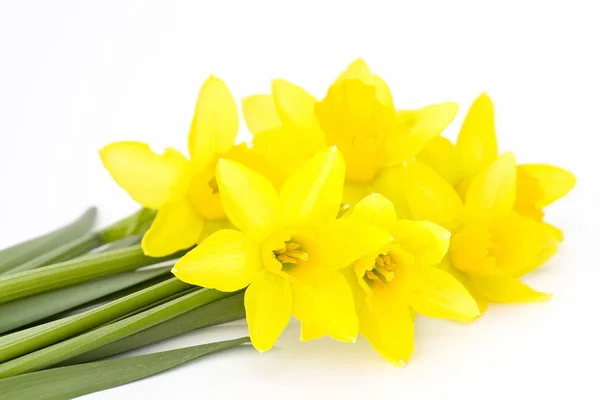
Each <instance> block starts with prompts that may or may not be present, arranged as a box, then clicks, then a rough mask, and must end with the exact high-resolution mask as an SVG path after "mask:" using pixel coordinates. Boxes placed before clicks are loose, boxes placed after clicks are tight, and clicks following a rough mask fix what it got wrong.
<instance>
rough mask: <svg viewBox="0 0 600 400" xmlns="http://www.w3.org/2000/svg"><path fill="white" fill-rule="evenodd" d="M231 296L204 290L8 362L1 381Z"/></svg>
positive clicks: (1, 367) (0, 369) (2, 367)
mask: <svg viewBox="0 0 600 400" xmlns="http://www.w3.org/2000/svg"><path fill="white" fill-rule="evenodd" d="M231 295H232V293H222V292H219V291H217V290H214V289H200V290H198V291H196V292H193V293H190V294H188V295H186V296H183V297H180V298H177V299H174V300H172V301H170V302H168V303H165V304H162V305H160V306H158V307H155V308H153V309H151V310H147V311H144V312H142V313H140V314H136V315H133V316H131V317H129V318H126V319H123V320H121V321H118V322H115V323H113V324H110V325H105V326H102V327H100V328H97V329H94V330H92V331H89V332H86V333H83V334H81V335H79V336H76V337H73V338H71V339H68V340H65V341H63V342H60V343H56V344H54V345H52V346H49V347H45V348H43V349H40V350H37V351H34V352H33V353H29V354H27V355H24V356H21V357H19V358H15V359H13V360H10V361H7V362H5V363H4V364H1V365H0V378H6V377H9V376H15V375H19V374H23V373H26V372H33V371H38V370H40V369H43V368H46V367H49V366H52V365H55V364H57V363H59V362H61V361H64V360H66V359H69V358H72V357H75V356H77V355H79V354H83V353H87V352H88V351H91V350H94V349H97V348H99V347H101V346H104V345H106V344H109V343H112V342H116V341H117V340H119V339H122V338H124V337H127V336H130V335H133V334H134V333H137V332H140V331H142V330H144V329H147V328H150V327H152V326H155V325H158V324H160V323H161V322H164V321H168V320H169V319H173V318H175V317H177V316H179V315H182V314H184V313H186V312H188V311H191V310H194V309H196V308H198V307H201V306H203V305H206V304H209V303H212V302H214V301H217V300H219V299H222V298H225V297H228V296H231Z"/></svg>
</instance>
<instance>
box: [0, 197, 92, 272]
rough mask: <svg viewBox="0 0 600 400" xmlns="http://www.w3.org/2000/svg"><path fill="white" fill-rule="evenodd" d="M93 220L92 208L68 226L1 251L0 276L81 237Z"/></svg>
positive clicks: (89, 227)
mask: <svg viewBox="0 0 600 400" xmlns="http://www.w3.org/2000/svg"><path fill="white" fill-rule="evenodd" d="M95 220H96V208H95V207H92V208H89V209H88V210H87V211H86V212H84V213H83V214H82V215H81V216H80V217H79V218H77V220H76V221H74V222H72V223H71V224H69V225H66V226H64V227H62V228H59V229H57V230H55V231H52V232H49V233H47V234H45V235H43V236H40V237H37V238H34V239H31V240H27V241H25V242H22V243H19V244H16V245H14V246H11V247H9V248H6V249H4V250H1V251H0V275H1V274H3V273H5V272H7V271H10V270H11V269H13V268H15V267H18V266H19V265H21V264H24V263H26V262H28V261H31V260H33V259H35V258H37V257H40V256H42V255H43V254H45V253H47V252H49V251H52V250H54V249H56V248H57V247H60V246H63V245H65V244H67V243H69V242H71V241H73V240H75V239H77V238H79V237H81V236H82V235H84V234H85V233H87V232H88V231H89V230H90V229H91V227H92V225H93V224H94V221H95Z"/></svg>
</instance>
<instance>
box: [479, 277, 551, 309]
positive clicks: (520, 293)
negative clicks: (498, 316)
mask: <svg viewBox="0 0 600 400" xmlns="http://www.w3.org/2000/svg"><path fill="white" fill-rule="evenodd" d="M470 280H471V282H472V283H473V286H474V287H475V289H476V290H477V291H478V292H479V293H480V294H481V295H482V296H484V297H485V298H487V299H488V300H489V301H491V302H495V303H526V302H536V301H545V300H548V299H550V298H551V297H552V295H550V294H548V293H542V292H538V291H536V290H533V289H532V288H530V287H529V286H527V285H526V284H524V283H523V282H521V281H519V280H518V279H517V278H513V277H511V276H472V277H471V278H470Z"/></svg>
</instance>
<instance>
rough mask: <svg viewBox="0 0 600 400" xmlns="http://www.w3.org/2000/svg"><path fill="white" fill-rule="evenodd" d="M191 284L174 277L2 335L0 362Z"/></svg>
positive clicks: (103, 321)
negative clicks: (115, 298)
mask: <svg viewBox="0 0 600 400" xmlns="http://www.w3.org/2000/svg"><path fill="white" fill-rule="evenodd" d="M188 288H190V285H188V284H187V283H183V282H181V281H180V280H178V279H177V278H171V279H169V280H167V281H164V282H161V283H159V284H156V285H154V286H151V287H149V288H147V289H144V290H141V291H139V292H137V293H133V294H131V295H129V296H126V297H124V298H122V299H119V300H115V301H113V302H110V303H108V304H105V305H104V306H100V307H97V308H94V309H92V310H89V311H87V312H83V313H81V314H77V315H73V316H71V317H67V318H64V319H62V320H58V321H53V322H49V323H46V324H43V325H38V326H34V327H32V328H29V329H25V330H23V331H19V332H15V333H13V334H10V335H6V336H3V337H1V338H0V362H3V361H6V360H10V359H13V358H15V357H18V356H21V355H23V354H27V353H30V352H32V351H34V350H37V349H41V348H43V347H46V346H49V345H51V344H54V343H57V342H60V341H61V340H64V339H67V338H70V337H72V336H75V335H77V334H78V333H81V332H85V331H87V330H90V329H92V328H96V327H97V326H99V325H101V324H104V323H106V322H109V321H112V320H114V319H116V318H119V317H121V316H123V315H125V314H127V313H130V312H132V311H136V310H139V309H140V308H141V307H144V306H146V305H148V304H152V303H154V302H156V301H159V300H161V299H163V298H165V297H168V296H171V295H173V294H175V293H178V292H181V291H183V290H186V289H188ZM9 304H10V303H9Z"/></svg>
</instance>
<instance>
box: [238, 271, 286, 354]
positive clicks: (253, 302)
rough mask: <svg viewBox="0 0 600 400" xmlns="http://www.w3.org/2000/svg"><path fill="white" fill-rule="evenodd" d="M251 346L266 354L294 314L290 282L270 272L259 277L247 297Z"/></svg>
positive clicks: (251, 286) (245, 298) (247, 292)
mask: <svg viewBox="0 0 600 400" xmlns="http://www.w3.org/2000/svg"><path fill="white" fill-rule="evenodd" d="M244 304H245V306H246V319H247V320H248V331H249V332H250V339H251V340H252V344H253V345H254V347H255V348H256V349H257V350H258V351H261V352H262V351H267V350H269V349H270V348H271V347H273V345H274V344H275V342H276V341H277V339H278V338H279V336H280V335H281V332H283V330H284V329H285V327H286V326H287V324H288V322H289V320H290V316H291V313H292V287H291V285H290V282H289V281H288V280H286V279H284V278H282V277H280V276H278V275H275V274H272V273H270V272H268V271H263V272H261V273H259V274H258V275H257V276H256V278H255V279H254V280H253V281H252V284H251V285H250V287H248V289H247V290H246V294H245V296H244Z"/></svg>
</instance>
